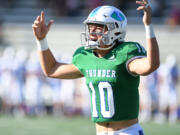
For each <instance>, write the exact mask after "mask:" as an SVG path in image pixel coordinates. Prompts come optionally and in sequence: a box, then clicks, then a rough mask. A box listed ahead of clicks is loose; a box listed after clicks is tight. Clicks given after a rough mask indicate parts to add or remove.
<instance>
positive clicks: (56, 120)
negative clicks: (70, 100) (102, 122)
mask: <svg viewBox="0 0 180 135" xmlns="http://www.w3.org/2000/svg"><path fill="white" fill-rule="evenodd" d="M141 125H142V126H143V128H144V130H145V133H146V135H180V123H177V124H174V125H169V124H167V123H166V124H155V123H153V122H149V123H146V124H141ZM0 135H95V127H94V124H93V123H92V122H91V121H90V120H89V119H87V118H82V117H73V118H61V117H33V118H32V117H31V118H13V117H2V116H0Z"/></svg>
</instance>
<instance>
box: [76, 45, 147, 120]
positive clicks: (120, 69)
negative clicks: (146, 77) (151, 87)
mask: <svg viewBox="0 0 180 135" xmlns="http://www.w3.org/2000/svg"><path fill="white" fill-rule="evenodd" d="M139 57H146V51H145V49H144V48H143V47H142V46H141V45H139V44H138V43H136V42H124V43H122V44H120V45H117V46H115V47H114V48H113V49H112V50H111V51H110V52H109V53H108V54H106V55H105V56H104V57H103V58H98V57H96V56H95V54H94V53H93V50H90V49H84V47H80V48H79V49H77V50H76V52H75V54H74V55H73V64H74V65H75V66H76V67H77V68H78V69H79V70H80V71H81V72H82V74H83V75H84V77H85V78H86V85H87V87H88V88H89V91H90V96H91V115H92V121H94V122H110V121H120V120H129V119H134V118H137V117H138V113H139V93H138V86H139V76H135V75H132V74H131V73H130V72H128V69H127V64H128V62H130V61H131V60H133V59H136V58H139Z"/></svg>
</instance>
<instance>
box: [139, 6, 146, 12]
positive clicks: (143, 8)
mask: <svg viewBox="0 0 180 135" xmlns="http://www.w3.org/2000/svg"><path fill="white" fill-rule="evenodd" d="M145 9H146V8H145V6H140V7H138V8H137V10H138V11H139V10H145Z"/></svg>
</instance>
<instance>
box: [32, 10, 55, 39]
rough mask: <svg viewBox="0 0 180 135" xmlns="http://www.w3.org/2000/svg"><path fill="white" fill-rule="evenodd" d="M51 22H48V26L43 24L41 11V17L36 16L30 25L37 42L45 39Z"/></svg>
mask: <svg viewBox="0 0 180 135" xmlns="http://www.w3.org/2000/svg"><path fill="white" fill-rule="evenodd" d="M53 22H54V21H53V20H50V21H49V23H48V25H46V24H45V17H44V12H43V11H42V12H41V16H37V18H36V20H35V21H34V23H33V25H32V29H33V32H34V35H35V37H36V38H37V40H42V39H44V38H45V37H46V35H47V33H48V31H49V29H50V27H51V25H52V24H53Z"/></svg>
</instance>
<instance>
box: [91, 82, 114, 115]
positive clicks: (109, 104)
mask: <svg viewBox="0 0 180 135" xmlns="http://www.w3.org/2000/svg"><path fill="white" fill-rule="evenodd" d="M89 87H90V89H91V91H92V95H91V102H92V117H94V118H97V117H99V114H100V113H101V115H102V116H103V117H104V118H111V117H113V115H114V113H115V110H114V98H113V90H112V87H111V85H110V83H109V82H99V84H98V91H99V100H97V98H98V95H97V93H96V91H95V89H94V86H93V84H92V82H90V83H89ZM97 101H99V106H100V108H98V106H97ZM98 110H99V112H98Z"/></svg>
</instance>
